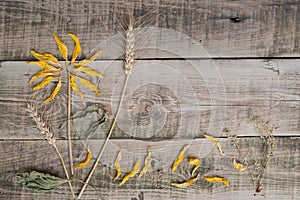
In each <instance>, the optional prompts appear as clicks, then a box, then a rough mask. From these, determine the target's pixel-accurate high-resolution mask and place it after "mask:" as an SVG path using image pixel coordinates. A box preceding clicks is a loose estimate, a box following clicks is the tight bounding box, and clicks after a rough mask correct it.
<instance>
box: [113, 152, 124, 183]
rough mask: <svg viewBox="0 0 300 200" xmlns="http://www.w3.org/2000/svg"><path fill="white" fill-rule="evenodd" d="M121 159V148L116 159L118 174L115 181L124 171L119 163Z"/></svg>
mask: <svg viewBox="0 0 300 200" xmlns="http://www.w3.org/2000/svg"><path fill="white" fill-rule="evenodd" d="M121 159H122V152H121V150H120V151H119V153H118V155H117V157H116V160H115V167H116V170H117V174H116V176H115V178H114V181H116V180H117V179H118V178H119V176H120V175H121V173H122V169H121V166H120V164H119V162H120V161H121Z"/></svg>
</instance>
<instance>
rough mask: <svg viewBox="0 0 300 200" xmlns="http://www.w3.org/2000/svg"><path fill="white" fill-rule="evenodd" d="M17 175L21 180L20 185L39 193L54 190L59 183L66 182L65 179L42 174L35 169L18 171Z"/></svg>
mask: <svg viewBox="0 0 300 200" xmlns="http://www.w3.org/2000/svg"><path fill="white" fill-rule="evenodd" d="M17 177H18V179H19V181H20V182H21V184H22V187H24V188H27V189H30V190H33V191H34V192H38V193H40V194H44V193H45V192H47V191H51V190H54V189H56V188H58V187H59V186H60V185H62V184H64V183H67V182H68V180H66V179H61V178H58V177H56V176H52V175H50V174H44V173H40V172H36V171H31V172H20V173H17Z"/></svg>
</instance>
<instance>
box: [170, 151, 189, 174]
mask: <svg viewBox="0 0 300 200" xmlns="http://www.w3.org/2000/svg"><path fill="white" fill-rule="evenodd" d="M188 147H189V146H188V145H186V146H184V147H183V149H182V150H181V152H180V153H179V155H178V157H177V158H176V160H175V161H174V163H173V166H172V172H175V171H176V169H177V167H178V166H179V164H180V163H181V162H182V161H183V159H184V154H185V152H186V150H187V149H188Z"/></svg>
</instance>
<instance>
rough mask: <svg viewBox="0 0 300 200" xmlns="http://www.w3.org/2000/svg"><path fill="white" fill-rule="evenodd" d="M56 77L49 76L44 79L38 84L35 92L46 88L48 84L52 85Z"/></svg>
mask: <svg viewBox="0 0 300 200" xmlns="http://www.w3.org/2000/svg"><path fill="white" fill-rule="evenodd" d="M54 78H55V77H54V76H47V77H46V78H44V79H43V80H42V81H41V82H40V83H39V84H37V85H36V86H35V87H34V88H33V90H39V89H41V88H43V87H45V86H46V85H47V84H48V83H50V82H51V81H52V80H53V79H54Z"/></svg>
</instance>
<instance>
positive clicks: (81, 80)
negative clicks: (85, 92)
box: [76, 76, 98, 96]
mask: <svg viewBox="0 0 300 200" xmlns="http://www.w3.org/2000/svg"><path fill="white" fill-rule="evenodd" d="M76 78H78V79H79V81H80V82H81V83H82V85H84V86H86V87H89V88H91V89H92V90H94V91H95V93H96V96H98V89H97V87H96V86H95V85H94V84H92V83H91V82H90V81H88V80H86V79H84V78H81V77H79V76H76Z"/></svg>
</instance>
